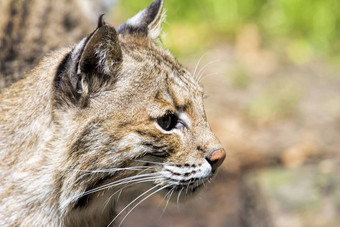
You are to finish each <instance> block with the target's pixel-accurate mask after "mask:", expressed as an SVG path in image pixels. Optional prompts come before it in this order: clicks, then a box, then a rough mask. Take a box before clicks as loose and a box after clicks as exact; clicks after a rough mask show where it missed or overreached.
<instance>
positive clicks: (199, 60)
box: [192, 53, 207, 80]
mask: <svg viewBox="0 0 340 227" xmlns="http://www.w3.org/2000/svg"><path fill="white" fill-rule="evenodd" d="M206 54H207V53H204V54H202V56H201V57H200V59H198V62H197V64H196V66H195V69H194V72H193V73H192V75H193V77H194V79H195V80H197V78H196V70H197V68H198V66H199V64H200V62H201V60H202V59H203V56H204V55H206Z"/></svg>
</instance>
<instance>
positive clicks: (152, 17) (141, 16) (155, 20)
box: [117, 0, 164, 40]
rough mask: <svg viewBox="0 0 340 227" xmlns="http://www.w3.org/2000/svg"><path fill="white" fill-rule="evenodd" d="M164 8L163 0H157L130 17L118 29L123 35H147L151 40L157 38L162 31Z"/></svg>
mask: <svg viewBox="0 0 340 227" xmlns="http://www.w3.org/2000/svg"><path fill="white" fill-rule="evenodd" d="M162 10H163V0H155V1H153V2H152V3H151V5H149V6H148V7H147V8H145V9H143V10H142V11H140V12H139V13H137V14H136V15H135V16H133V17H132V18H130V19H128V20H127V21H126V22H125V23H124V24H122V25H121V26H120V27H119V28H118V29H117V31H118V33H119V34H123V35H125V34H130V35H139V36H147V37H149V38H150V39H151V40H156V39H158V38H159V35H160V33H161V24H162V21H163V18H164V14H162Z"/></svg>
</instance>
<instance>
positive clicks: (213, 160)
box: [206, 148, 225, 171]
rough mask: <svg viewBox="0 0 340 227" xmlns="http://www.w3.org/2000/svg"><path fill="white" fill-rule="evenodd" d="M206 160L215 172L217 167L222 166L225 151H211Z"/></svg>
mask: <svg viewBox="0 0 340 227" xmlns="http://www.w3.org/2000/svg"><path fill="white" fill-rule="evenodd" d="M206 159H207V161H208V162H209V163H210V165H211V167H212V170H213V171H215V170H216V169H217V168H218V167H219V166H221V165H222V163H223V161H224V159H225V151H224V149H223V148H222V149H219V150H216V151H213V152H211V153H210V154H209V155H208V156H207V157H206Z"/></svg>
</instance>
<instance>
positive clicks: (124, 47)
mask: <svg viewBox="0 0 340 227" xmlns="http://www.w3.org/2000/svg"><path fill="white" fill-rule="evenodd" d="M162 5H163V3H162V2H161V1H157V0H156V1H155V2H153V3H152V4H151V5H150V6H149V7H148V8H146V9H144V10H143V11H141V12H140V13H138V14H137V15H136V16H135V17H133V18H131V19H129V20H128V21H127V22H126V23H125V24H123V25H122V26H121V27H119V28H118V30H117V31H116V30H115V29H114V28H113V27H111V26H109V25H106V24H105V23H104V22H103V21H102V19H101V18H100V20H99V22H98V27H97V29H96V30H95V31H94V32H93V33H92V34H90V35H89V36H88V37H87V38H85V39H83V40H82V41H81V42H80V43H79V44H78V45H77V46H76V47H75V48H74V49H73V50H72V52H71V53H69V54H68V55H66V56H65V58H64V60H63V61H62V63H61V64H60V65H59V67H58V70H57V74H56V77H55V79H54V82H53V86H54V94H53V96H54V97H53V100H54V101H53V113H54V121H55V124H56V125H57V127H56V128H57V134H58V138H60V139H59V141H66V142H65V143H64V144H63V145H62V147H60V149H61V150H65V149H66V150H67V152H65V154H64V158H65V160H67V161H66V162H64V163H63V164H62V166H60V169H64V170H65V171H63V172H61V173H60V175H59V178H60V182H61V183H60V184H61V185H62V188H63V189H62V193H61V201H62V202H61V205H62V207H63V208H65V209H71V210H72V209H73V210H79V209H84V207H90V206H91V204H94V203H95V202H94V200H98V199H97V198H98V197H95V196H93V197H91V196H92V195H94V194H95V193H97V192H100V193H102V192H103V193H104V194H105V193H106V194H107V196H106V197H105V196H104V197H105V200H103V201H110V198H111V197H112V196H113V195H115V194H116V193H117V192H118V191H120V192H122V193H123V194H124V193H125V191H134V192H137V193H142V194H140V195H139V196H138V197H137V199H139V198H141V196H145V195H146V193H148V195H150V194H154V193H156V192H163V193H165V194H169V193H170V197H171V195H175V194H176V193H177V196H172V198H176V199H177V200H180V199H182V197H180V196H181V194H182V195H184V194H187V195H188V194H193V193H194V192H195V191H197V189H199V188H201V186H202V185H204V183H205V182H207V181H208V180H209V179H210V178H211V177H212V176H213V174H214V173H215V171H216V169H217V168H218V167H219V166H220V165H221V163H222V162H223V160H224V158H225V152H224V150H223V148H222V147H221V145H220V143H219V142H218V140H217V139H216V137H215V136H214V134H213V133H212V132H211V130H210V127H209V124H208V123H207V119H206V116H205V112H204V108H203V89H202V87H201V86H200V85H199V84H198V82H197V81H196V80H195V79H194V77H193V75H191V74H190V73H189V72H188V71H187V70H186V69H184V68H183V67H182V66H181V65H180V64H179V63H178V62H177V61H176V60H175V59H174V57H173V56H172V55H171V54H170V53H169V52H168V51H165V50H163V49H162V48H161V47H159V46H158V45H156V42H155V41H156V39H157V38H158V35H159V33H160V29H159V26H160V22H161V9H162ZM58 146H61V145H58ZM74 170H75V171H74ZM77 170H79V171H77ZM65 176H67V177H65ZM57 178H58V176H57ZM70 189H71V190H70ZM142 189H143V190H144V191H141V190H142ZM145 189H147V190H145ZM183 191H185V193H184V192H183ZM94 198H96V199H94ZM67 207H68V208H67Z"/></svg>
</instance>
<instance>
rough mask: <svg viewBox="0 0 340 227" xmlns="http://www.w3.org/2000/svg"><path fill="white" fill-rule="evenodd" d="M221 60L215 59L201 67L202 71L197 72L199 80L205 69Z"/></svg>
mask: <svg viewBox="0 0 340 227" xmlns="http://www.w3.org/2000/svg"><path fill="white" fill-rule="evenodd" d="M219 61H221V60H213V61H210V62H208V63H207V64H205V65H204V66H203V67H202V68H201V69H200V71H199V72H198V73H197V81H200V80H201V74H202V73H203V72H204V70H205V69H206V68H207V67H208V66H209V65H211V64H214V63H216V62H219Z"/></svg>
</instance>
